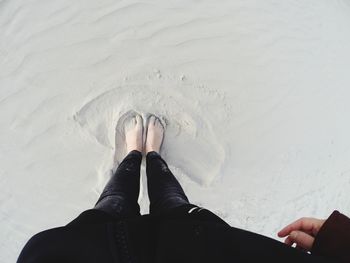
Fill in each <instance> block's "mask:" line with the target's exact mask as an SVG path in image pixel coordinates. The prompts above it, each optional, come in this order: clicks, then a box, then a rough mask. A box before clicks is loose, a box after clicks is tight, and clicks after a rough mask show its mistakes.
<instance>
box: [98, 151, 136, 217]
mask: <svg viewBox="0 0 350 263" xmlns="http://www.w3.org/2000/svg"><path fill="white" fill-rule="evenodd" d="M141 161H142V154H141V152H139V151H136V150H134V151H131V152H130V153H129V154H128V155H127V156H126V157H125V158H124V160H123V161H122V162H121V163H120V164H119V166H118V168H117V170H116V172H115V173H114V174H113V175H112V177H111V178H110V180H109V181H108V183H107V185H106V186H105V188H104V190H103V192H102V194H101V196H100V198H99V199H98V201H97V203H96V204H95V207H94V209H99V210H102V211H105V212H107V213H109V214H111V215H113V216H119V217H132V216H139V215H140V206H139V205H138V203H137V200H138V197H139V191H140V166H141Z"/></svg>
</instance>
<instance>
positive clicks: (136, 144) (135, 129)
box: [124, 114, 143, 153]
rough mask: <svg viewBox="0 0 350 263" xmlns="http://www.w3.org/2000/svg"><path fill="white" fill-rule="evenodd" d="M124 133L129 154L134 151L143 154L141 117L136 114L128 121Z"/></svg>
mask: <svg viewBox="0 0 350 263" xmlns="http://www.w3.org/2000/svg"><path fill="white" fill-rule="evenodd" d="M124 132H125V143H126V150H127V152H128V153H129V152H131V151H133V150H137V151H139V152H142V146H143V140H142V134H143V119H142V117H141V115H139V114H136V115H133V116H130V117H129V118H128V119H126V120H125V126H124Z"/></svg>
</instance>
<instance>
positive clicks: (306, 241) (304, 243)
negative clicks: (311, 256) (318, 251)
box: [288, 231, 315, 251]
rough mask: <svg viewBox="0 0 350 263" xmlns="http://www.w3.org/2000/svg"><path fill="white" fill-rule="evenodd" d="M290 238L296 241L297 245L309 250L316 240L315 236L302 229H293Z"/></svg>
mask: <svg viewBox="0 0 350 263" xmlns="http://www.w3.org/2000/svg"><path fill="white" fill-rule="evenodd" d="M288 238H290V240H291V241H292V242H293V243H296V244H297V246H299V247H302V248H304V249H306V250H308V251H309V250H311V248H312V245H313V243H314V241H315V238H313V237H312V236H310V235H308V234H306V233H304V232H302V231H292V232H291V233H290V235H289V236H288Z"/></svg>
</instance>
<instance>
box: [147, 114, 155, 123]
mask: <svg viewBox="0 0 350 263" xmlns="http://www.w3.org/2000/svg"><path fill="white" fill-rule="evenodd" d="M155 121H156V117H155V116H154V115H152V116H151V117H150V118H149V124H150V125H154V124H155Z"/></svg>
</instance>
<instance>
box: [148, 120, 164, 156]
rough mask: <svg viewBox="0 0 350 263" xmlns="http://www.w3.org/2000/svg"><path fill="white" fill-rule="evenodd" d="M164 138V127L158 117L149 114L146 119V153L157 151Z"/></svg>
mask: <svg viewBox="0 0 350 263" xmlns="http://www.w3.org/2000/svg"><path fill="white" fill-rule="evenodd" d="M163 138H164V127H163V124H162V123H161V122H160V119H159V118H157V117H156V116H154V115H151V116H150V117H149V119H148V126H147V138H146V146H145V151H146V154H147V153H149V152H152V151H155V152H157V153H159V151H160V148H161V146H162V142H163Z"/></svg>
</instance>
